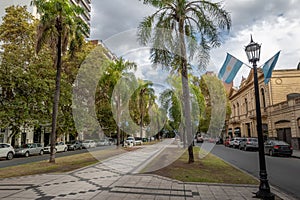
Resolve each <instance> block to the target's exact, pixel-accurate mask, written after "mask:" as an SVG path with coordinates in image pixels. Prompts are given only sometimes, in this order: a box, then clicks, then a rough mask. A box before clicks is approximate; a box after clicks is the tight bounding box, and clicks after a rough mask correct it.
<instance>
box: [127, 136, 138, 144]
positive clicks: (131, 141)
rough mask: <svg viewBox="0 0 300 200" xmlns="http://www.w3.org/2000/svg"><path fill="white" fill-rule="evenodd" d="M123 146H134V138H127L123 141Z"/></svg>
mask: <svg viewBox="0 0 300 200" xmlns="http://www.w3.org/2000/svg"><path fill="white" fill-rule="evenodd" d="M125 144H126V145H130V144H132V145H133V146H134V145H136V144H135V138H134V137H128V138H127V139H126V140H125Z"/></svg>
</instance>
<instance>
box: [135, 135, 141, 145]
mask: <svg viewBox="0 0 300 200" xmlns="http://www.w3.org/2000/svg"><path fill="white" fill-rule="evenodd" d="M134 140H135V145H142V144H143V140H142V138H140V137H135V138H134Z"/></svg>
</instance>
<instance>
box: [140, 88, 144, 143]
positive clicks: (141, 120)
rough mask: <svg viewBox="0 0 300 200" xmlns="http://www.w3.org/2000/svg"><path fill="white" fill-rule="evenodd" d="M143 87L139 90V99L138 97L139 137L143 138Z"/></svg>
mask: <svg viewBox="0 0 300 200" xmlns="http://www.w3.org/2000/svg"><path fill="white" fill-rule="evenodd" d="M143 97H144V89H142V90H141V92H140V99H139V104H140V112H141V115H140V137H141V138H143V124H144V99H143Z"/></svg>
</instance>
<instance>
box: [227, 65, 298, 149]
mask: <svg viewBox="0 0 300 200" xmlns="http://www.w3.org/2000/svg"><path fill="white" fill-rule="evenodd" d="M258 82H259V92H260V105H261V114H262V128H263V133H264V136H265V137H269V138H276V139H280V140H284V141H286V142H288V143H290V144H292V146H293V147H294V149H299V148H300V70H292V69H291V70H274V71H273V73H272V78H271V79H270V82H269V83H268V84H267V85H266V84H265V83H264V76H263V72H262V71H261V70H258ZM229 100H230V103H231V110H232V113H231V116H230V118H229V120H228V121H227V123H226V125H227V135H228V136H229V137H235V136H241V137H257V131H256V112H255V96H254V85H253V70H251V71H250V73H249V76H248V77H247V78H246V79H243V80H242V82H241V85H240V88H239V89H234V88H232V89H231V91H230V92H229Z"/></svg>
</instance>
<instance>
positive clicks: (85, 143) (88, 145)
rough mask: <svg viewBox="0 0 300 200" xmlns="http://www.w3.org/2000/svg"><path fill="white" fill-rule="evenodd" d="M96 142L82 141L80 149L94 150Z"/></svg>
mask: <svg viewBox="0 0 300 200" xmlns="http://www.w3.org/2000/svg"><path fill="white" fill-rule="evenodd" d="M96 145H97V144H96V142H95V141H94V140H84V141H83V142H82V147H83V148H86V149H88V148H94V147H96Z"/></svg>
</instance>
